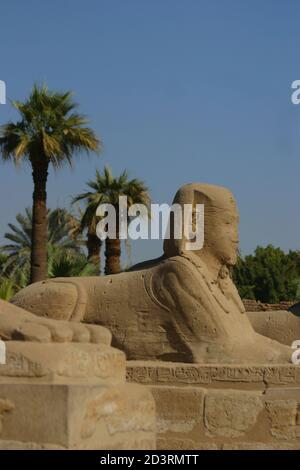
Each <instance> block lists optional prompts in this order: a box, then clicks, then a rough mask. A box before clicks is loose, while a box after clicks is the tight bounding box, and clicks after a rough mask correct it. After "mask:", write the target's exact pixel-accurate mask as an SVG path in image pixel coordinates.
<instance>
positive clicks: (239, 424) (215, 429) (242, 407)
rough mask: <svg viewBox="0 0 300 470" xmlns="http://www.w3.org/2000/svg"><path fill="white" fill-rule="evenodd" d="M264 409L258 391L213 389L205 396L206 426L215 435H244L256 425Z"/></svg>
mask: <svg viewBox="0 0 300 470" xmlns="http://www.w3.org/2000/svg"><path fill="white" fill-rule="evenodd" d="M262 409H263V403H262V398H261V394H259V393H257V392H252V393H249V392H240V391H236V390H228V391H227V390H226V391H211V392H210V393H209V394H208V395H207V396H206V398H205V411H204V421H205V427H206V429H207V431H208V432H209V433H210V434H212V435H215V436H223V437H238V436H243V435H244V434H246V433H247V432H248V431H249V430H250V429H251V428H252V427H253V426H254V425H255V423H256V421H257V418H258V415H259V413H260V412H261V411H262Z"/></svg>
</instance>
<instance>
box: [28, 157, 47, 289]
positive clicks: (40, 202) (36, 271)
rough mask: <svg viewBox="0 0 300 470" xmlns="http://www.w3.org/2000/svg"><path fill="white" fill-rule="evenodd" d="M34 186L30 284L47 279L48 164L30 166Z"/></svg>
mask: <svg viewBox="0 0 300 470" xmlns="http://www.w3.org/2000/svg"><path fill="white" fill-rule="evenodd" d="M32 170H33V171H32V177H33V184H34V191H33V196H32V198H33V204H32V233H31V272H30V283H33V282H38V281H43V280H44V279H46V277H47V238H48V236H47V193H46V185H47V177H48V162H38V163H37V164H33V165H32Z"/></svg>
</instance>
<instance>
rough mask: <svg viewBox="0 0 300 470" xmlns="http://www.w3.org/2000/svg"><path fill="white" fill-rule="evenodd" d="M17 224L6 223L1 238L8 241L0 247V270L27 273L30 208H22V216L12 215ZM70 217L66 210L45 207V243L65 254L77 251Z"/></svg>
mask: <svg viewBox="0 0 300 470" xmlns="http://www.w3.org/2000/svg"><path fill="white" fill-rule="evenodd" d="M16 221H17V224H11V223H10V224H8V226H9V228H10V232H7V233H5V234H4V238H5V239H6V240H8V241H9V242H10V243H9V244H6V245H3V246H1V247H0V253H2V255H6V258H5V259H3V262H2V265H3V271H4V272H7V273H12V272H15V271H17V270H22V271H23V272H26V273H29V272H30V255H31V233H32V211H31V209H30V208H28V207H27V208H26V209H25V215H23V214H17V215H16ZM74 224H75V222H74V217H73V216H72V215H71V214H70V213H69V212H68V211H67V210H66V209H60V208H57V209H54V210H50V209H48V210H47V244H48V250H49V249H50V247H51V246H57V247H60V248H62V249H63V250H64V251H65V252H66V253H74V252H75V253H77V252H79V249H80V248H79V246H80V240H77V239H75V238H74V237H73V236H72V233H73V230H74V228H73V227H74Z"/></svg>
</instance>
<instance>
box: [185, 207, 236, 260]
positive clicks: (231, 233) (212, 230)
mask: <svg viewBox="0 0 300 470" xmlns="http://www.w3.org/2000/svg"><path fill="white" fill-rule="evenodd" d="M204 206H205V203H204ZM195 212H196V211H195V207H193V222H194V220H195V217H194V215H195ZM204 214H205V215H204V247H203V250H204V251H206V252H209V253H210V255H212V256H213V257H214V258H217V259H218V261H219V262H220V263H221V264H225V265H228V266H234V265H235V264H236V262H237V256H238V246H239V236H238V224H239V215H238V211H237V207H236V205H235V202H234V201H232V202H231V204H230V205H228V206H225V207H224V208H216V207H214V208H212V207H210V205H209V204H208V206H207V209H206V210H204ZM193 230H195V224H194V223H193ZM194 253H195V254H197V255H198V256H200V257H201V254H202V253H203V252H202V250H200V251H195V252H194Z"/></svg>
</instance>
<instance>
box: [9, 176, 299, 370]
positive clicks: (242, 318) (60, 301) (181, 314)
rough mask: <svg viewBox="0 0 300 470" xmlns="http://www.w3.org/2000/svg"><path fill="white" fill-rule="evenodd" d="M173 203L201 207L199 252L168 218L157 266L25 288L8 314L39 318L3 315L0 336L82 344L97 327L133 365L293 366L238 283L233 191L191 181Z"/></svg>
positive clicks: (151, 264)
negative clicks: (259, 324) (256, 318)
mask: <svg viewBox="0 0 300 470" xmlns="http://www.w3.org/2000/svg"><path fill="white" fill-rule="evenodd" d="M173 202H174V203H177V204H180V205H184V204H192V205H193V207H195V206H196V204H204V245H203V248H202V249H201V250H198V251H197V250H195V251H193V250H187V249H186V246H187V244H186V241H187V240H186V239H185V236H184V233H183V234H182V237H181V238H180V239H179V238H175V237H174V236H172V233H173V232H172V222H171V221H170V224H171V237H170V238H169V239H165V241H164V254H163V256H161V257H160V258H158V259H155V260H151V261H147V262H145V263H141V264H138V265H136V266H134V267H133V268H131V269H130V270H129V271H127V272H123V273H120V274H115V275H109V276H100V277H86V278H84V277H82V278H56V279H51V280H47V281H43V282H38V283H35V284H32V285H30V286H28V287H26V288H25V289H22V290H21V291H20V292H19V293H17V294H16V295H15V296H14V298H13V299H12V305H11V309H13V308H15V307H16V308H19V309H23V310H25V311H26V312H31V314H34V315H31V316H30V325H29V324H28V322H26V324H25V325H23V329H22V328H20V325H19V326H18V327H17V328H15V326H16V325H15V326H12V323H13V321H14V320H13V315H12V316H10V318H9V320H8V317H6V319H5V318H3V316H2V317H1V315H0V336H5V337H6V338H7V339H9V337H10V335H11V334H12V331H14V333H13V334H14V335H15V334H16V331H17V332H18V333H17V334H19V336H21V337H23V338H24V339H27V337H29V338H31V340H32V337H33V335H34V332H32V331H31V329H32V328H33V329H34V328H36V329H41V328H44V334H45V335H46V336H47V335H48V336H49V334H50V336H52V337H53V336H54V337H55V336H56V337H57V338H58V341H60V340H61V339H60V338H59V332H58V331H59V328H58V327H57V325H59V324H61V325H62V327H63V328H62V330H61V331H64V330H66V331H67V332H68V333H65V336H66V337H67V338H68V337H70V338H71V337H72V338H73V341H74V340H75V341H80V338H81V339H82V338H84V337H85V338H86V337H87V335H88V336H89V337H90V338H93V335H96V333H97V332H96V330H95V325H100V326H104V327H105V328H107V329H108V330H110V332H111V334H112V345H113V346H115V347H116V348H119V349H121V350H123V351H124V352H125V353H126V356H127V359H129V360H133V359H134V360H135V359H146V360H162V361H176V362H194V363H202V364H206V363H207V364H211V363H233V364H243V363H247V362H251V363H261V364H262V363H263V364H267V363H289V362H291V355H292V352H293V351H292V350H291V349H290V348H289V347H288V346H287V345H283V344H281V343H279V342H277V341H274V340H272V339H270V338H268V337H265V336H262V335H260V334H258V333H257V332H255V331H254V329H253V327H252V325H251V323H250V321H249V319H248V317H247V315H246V314H245V309H244V306H243V303H242V301H241V299H240V296H239V294H238V292H237V289H236V287H235V286H234V284H233V282H232V280H231V277H230V267H231V266H233V265H234V264H235V263H236V260H237V251H238V221H239V215H238V210H237V206H236V202H235V200H234V197H233V195H232V194H231V192H230V191H229V190H228V189H226V188H223V187H219V186H214V185H208V184H198V183H194V184H187V185H185V186H183V187H181V188H180V189H179V190H178V191H177V193H176V195H175V198H174V201H173ZM20 311H21V310H20ZM34 316H35V322H34V321H33V317H34ZM20 321H21V320H20V315H19V317H18V322H19V323H20ZM61 321H63V323H60V322H61ZM8 322H9V323H10V325H8ZM49 322H52V323H51V324H49ZM34 323H36V325H35V326H34ZM80 326H81V327H83V328H81V329H80ZM91 327H92V329H91ZM93 327H94V330H93ZM57 330H58V331H57ZM70 330H71V333H70ZM47 331H48V333H47ZM49 331H50V333H49ZM97 334H101V332H99V333H97ZM68 335H69V336H68ZM37 336H38V335H37ZM92 340H93V339H92Z"/></svg>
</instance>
